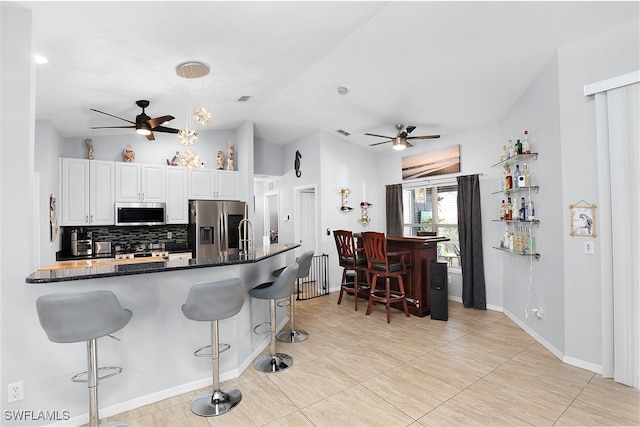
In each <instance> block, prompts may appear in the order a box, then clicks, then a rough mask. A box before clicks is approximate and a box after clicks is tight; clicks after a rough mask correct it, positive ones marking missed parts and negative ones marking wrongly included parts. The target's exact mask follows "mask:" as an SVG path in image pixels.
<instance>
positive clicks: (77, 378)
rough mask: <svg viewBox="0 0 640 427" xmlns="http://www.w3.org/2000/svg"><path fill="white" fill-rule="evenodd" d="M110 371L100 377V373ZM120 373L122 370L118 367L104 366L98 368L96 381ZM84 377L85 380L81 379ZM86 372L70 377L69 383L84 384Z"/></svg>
mask: <svg viewBox="0 0 640 427" xmlns="http://www.w3.org/2000/svg"><path fill="white" fill-rule="evenodd" d="M104 371H111V372H109V373H107V374H104V375H102V376H101V375H100V372H104ZM121 373H122V368H121V367H119V366H104V367H102V368H98V381H101V380H104V379H107V378H110V377H113V376H115V375H120V374H121ZM82 377H85V378H82ZM86 377H87V371H83V372H80V373H79V374H75V375H74V376H72V377H71V381H73V382H74V383H86V382H87V381H88V380H87V378H86Z"/></svg>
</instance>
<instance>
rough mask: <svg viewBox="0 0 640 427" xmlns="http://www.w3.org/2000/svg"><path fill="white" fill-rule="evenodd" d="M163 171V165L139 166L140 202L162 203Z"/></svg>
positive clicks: (163, 197) (163, 196)
mask: <svg viewBox="0 0 640 427" xmlns="http://www.w3.org/2000/svg"><path fill="white" fill-rule="evenodd" d="M165 169H166V166H164V165H142V166H141V171H140V172H141V183H142V187H141V188H142V196H141V200H142V201H145V202H164V201H165V191H164V189H165V178H164V174H165Z"/></svg>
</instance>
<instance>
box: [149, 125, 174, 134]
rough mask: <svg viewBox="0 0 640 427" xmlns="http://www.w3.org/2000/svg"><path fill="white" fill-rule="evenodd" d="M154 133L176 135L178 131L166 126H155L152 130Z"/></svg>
mask: <svg viewBox="0 0 640 427" xmlns="http://www.w3.org/2000/svg"><path fill="white" fill-rule="evenodd" d="M153 131H154V132H166V133H178V132H179V131H180V130H179V129H174V128H168V127H166V126H156V127H154V128H153Z"/></svg>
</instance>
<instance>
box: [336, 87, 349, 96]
mask: <svg viewBox="0 0 640 427" xmlns="http://www.w3.org/2000/svg"><path fill="white" fill-rule="evenodd" d="M338 93H339V94H340V95H346V94H348V93H349V89H347V88H346V87H344V86H340V87H339V88H338Z"/></svg>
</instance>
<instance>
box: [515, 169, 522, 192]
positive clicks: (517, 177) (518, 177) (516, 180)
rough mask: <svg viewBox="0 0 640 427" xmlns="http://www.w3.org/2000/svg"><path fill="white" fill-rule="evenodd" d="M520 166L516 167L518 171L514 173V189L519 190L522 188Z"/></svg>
mask: <svg viewBox="0 0 640 427" xmlns="http://www.w3.org/2000/svg"><path fill="white" fill-rule="evenodd" d="M521 175H522V173H520V165H516V171H515V172H514V173H513V188H518V187H519V186H520V176H521Z"/></svg>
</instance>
